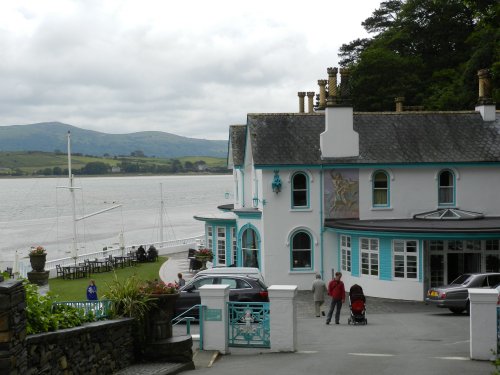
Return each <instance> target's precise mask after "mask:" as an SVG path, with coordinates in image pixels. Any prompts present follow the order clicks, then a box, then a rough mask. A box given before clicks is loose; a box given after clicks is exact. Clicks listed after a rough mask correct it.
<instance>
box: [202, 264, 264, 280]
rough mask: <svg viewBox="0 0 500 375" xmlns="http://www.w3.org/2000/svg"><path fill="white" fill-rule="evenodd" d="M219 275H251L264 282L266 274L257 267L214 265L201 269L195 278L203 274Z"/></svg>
mask: <svg viewBox="0 0 500 375" xmlns="http://www.w3.org/2000/svg"><path fill="white" fill-rule="evenodd" d="M217 275H238V276H250V277H253V278H256V279H260V281H262V282H263V283H265V282H264V276H262V273H260V270H259V269H258V268H255V267H213V268H208V269H206V270H203V271H199V272H198V273H196V275H194V277H193V279H197V278H199V277H201V276H217Z"/></svg>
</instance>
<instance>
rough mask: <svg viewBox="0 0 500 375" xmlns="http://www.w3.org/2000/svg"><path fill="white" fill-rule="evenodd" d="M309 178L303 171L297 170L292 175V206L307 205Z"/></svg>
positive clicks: (302, 206) (304, 206)
mask: <svg viewBox="0 0 500 375" xmlns="http://www.w3.org/2000/svg"><path fill="white" fill-rule="evenodd" d="M308 185H309V179H308V177H307V175H306V174H305V173H302V172H297V173H295V174H294V175H293V176H292V208H308V207H309V192H308V190H309V189H308Z"/></svg>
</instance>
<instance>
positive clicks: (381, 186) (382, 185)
mask: <svg viewBox="0 0 500 375" xmlns="http://www.w3.org/2000/svg"><path fill="white" fill-rule="evenodd" d="M372 179H373V207H388V206H389V175H388V174H387V173H386V172H385V171H376V172H375V173H374V174H373V177H372Z"/></svg>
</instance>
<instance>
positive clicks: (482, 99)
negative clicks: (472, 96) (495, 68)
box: [477, 69, 493, 104]
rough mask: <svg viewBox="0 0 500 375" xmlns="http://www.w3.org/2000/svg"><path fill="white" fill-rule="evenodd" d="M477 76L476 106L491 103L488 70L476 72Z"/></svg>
mask: <svg viewBox="0 0 500 375" xmlns="http://www.w3.org/2000/svg"><path fill="white" fill-rule="evenodd" d="M477 76H478V78H479V99H478V104H491V103H493V99H492V88H491V76H490V70H489V69H481V70H478V72H477Z"/></svg>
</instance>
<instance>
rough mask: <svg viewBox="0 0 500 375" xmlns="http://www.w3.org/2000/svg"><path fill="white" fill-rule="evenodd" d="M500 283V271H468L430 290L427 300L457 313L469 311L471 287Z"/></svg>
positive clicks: (483, 286) (485, 286)
mask: <svg viewBox="0 0 500 375" xmlns="http://www.w3.org/2000/svg"><path fill="white" fill-rule="evenodd" d="M498 284H500V273H466V274H463V275H460V276H459V277H457V278H456V279H455V280H453V281H452V282H451V284H449V285H443V286H438V287H434V288H431V289H429V290H428V292H427V298H426V299H425V302H427V303H430V304H434V305H436V306H438V307H445V308H448V309H450V310H451V311H452V312H453V313H455V314H460V313H461V312H463V311H467V312H469V291H468V289H469V288H493V287H495V286H497V285H498Z"/></svg>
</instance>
